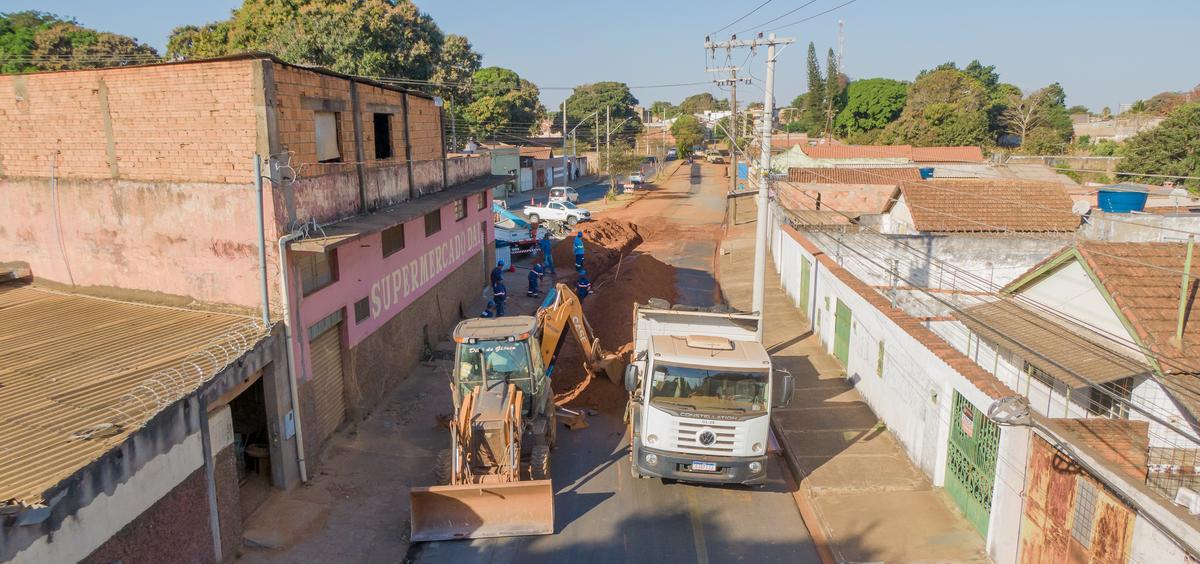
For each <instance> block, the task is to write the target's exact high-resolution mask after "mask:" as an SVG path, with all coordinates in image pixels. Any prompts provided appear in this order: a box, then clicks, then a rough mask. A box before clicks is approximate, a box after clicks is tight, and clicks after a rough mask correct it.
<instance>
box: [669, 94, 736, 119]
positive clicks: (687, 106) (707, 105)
mask: <svg viewBox="0 0 1200 564" xmlns="http://www.w3.org/2000/svg"><path fill="white" fill-rule="evenodd" d="M728 109H729V101H728V100H718V99H716V97H714V96H713V95H712V94H709V93H708V92H701V93H700V94H693V95H691V96H688V97H687V98H684V99H683V101H682V102H680V103H679V111H680V112H683V113H685V114H699V113H703V112H709V111H720V110H728Z"/></svg>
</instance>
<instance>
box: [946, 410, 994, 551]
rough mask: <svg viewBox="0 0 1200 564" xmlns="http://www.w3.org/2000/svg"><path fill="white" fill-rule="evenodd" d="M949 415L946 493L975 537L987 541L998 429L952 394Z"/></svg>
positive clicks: (980, 413) (981, 414) (981, 413)
mask: <svg viewBox="0 0 1200 564" xmlns="http://www.w3.org/2000/svg"><path fill="white" fill-rule="evenodd" d="M951 409H952V411H951V412H950V445H949V446H950V448H949V453H948V455H947V456H946V493H948V494H950V498H951V499H953V500H954V503H956V504H957V505H958V508H959V509H961V510H962V512H963V514H964V515H965V516H966V517H967V521H970V522H971V524H972V525H974V526H975V529H977V530H978V531H979V534H981V535H983V537H984V538H987V531H988V520H989V519H990V517H991V514H992V486H993V485H994V484H995V482H996V452H997V450H999V446H1000V428H999V427H998V426H996V424H995V423H993V422H992V421H991V420H989V419H988V418H987V417H986V416H985V415H984V414H983V412H981V411H980V410H979V408H977V407H975V406H974V405H972V404H971V402H969V401H967V399H966V398H964V397H962V396H961V395H959V393H958V392H957V391H956V392H954V405H953V407H952V408H951Z"/></svg>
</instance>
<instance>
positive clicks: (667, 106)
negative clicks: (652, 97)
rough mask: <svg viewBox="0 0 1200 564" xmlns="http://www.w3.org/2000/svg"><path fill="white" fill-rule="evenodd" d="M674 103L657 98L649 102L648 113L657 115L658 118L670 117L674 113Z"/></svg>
mask: <svg viewBox="0 0 1200 564" xmlns="http://www.w3.org/2000/svg"><path fill="white" fill-rule="evenodd" d="M675 111H676V110H675V105H674V104H672V103H670V102H665V101H663V100H658V101H656V102H654V103H653V104H650V113H651V114H653V115H655V116H657V117H658V118H659V119H662V118H667V117H670V116H671V115H672V114H674V113H675Z"/></svg>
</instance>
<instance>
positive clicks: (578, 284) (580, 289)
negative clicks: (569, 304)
mask: <svg viewBox="0 0 1200 564" xmlns="http://www.w3.org/2000/svg"><path fill="white" fill-rule="evenodd" d="M590 293H592V281H591V280H588V277H587V271H586V270H580V271H579V279H578V280H576V281H575V295H576V296H579V301H581V302H582V301H583V299H584V298H586V297H588V294H590Z"/></svg>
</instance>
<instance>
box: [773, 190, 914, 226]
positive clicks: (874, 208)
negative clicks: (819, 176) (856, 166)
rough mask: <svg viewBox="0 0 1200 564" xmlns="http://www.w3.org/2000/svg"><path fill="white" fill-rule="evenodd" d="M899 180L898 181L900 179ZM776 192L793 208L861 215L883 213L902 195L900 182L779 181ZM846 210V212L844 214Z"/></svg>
mask: <svg viewBox="0 0 1200 564" xmlns="http://www.w3.org/2000/svg"><path fill="white" fill-rule="evenodd" d="M897 184H898V183H897ZM778 186H779V188H778V189H777V190H776V193H777V194H778V196H779V200H780V203H781V204H783V206H784V207H786V208H787V209H789V210H793V211H796V210H820V211H821V212H822V213H826V212H828V213H831V214H836V215H842V216H843V219H845V216H850V217H858V216H860V215H863V214H878V213H883V212H884V211H886V210H887V208H888V207H889V206H890V205H891V204H892V202H893V201H894V200H895V199H896V198H898V197H900V189H899V188H898V187H897V186H896V184H892V185H886V184H779V185H778ZM843 214H844V215H843Z"/></svg>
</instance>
